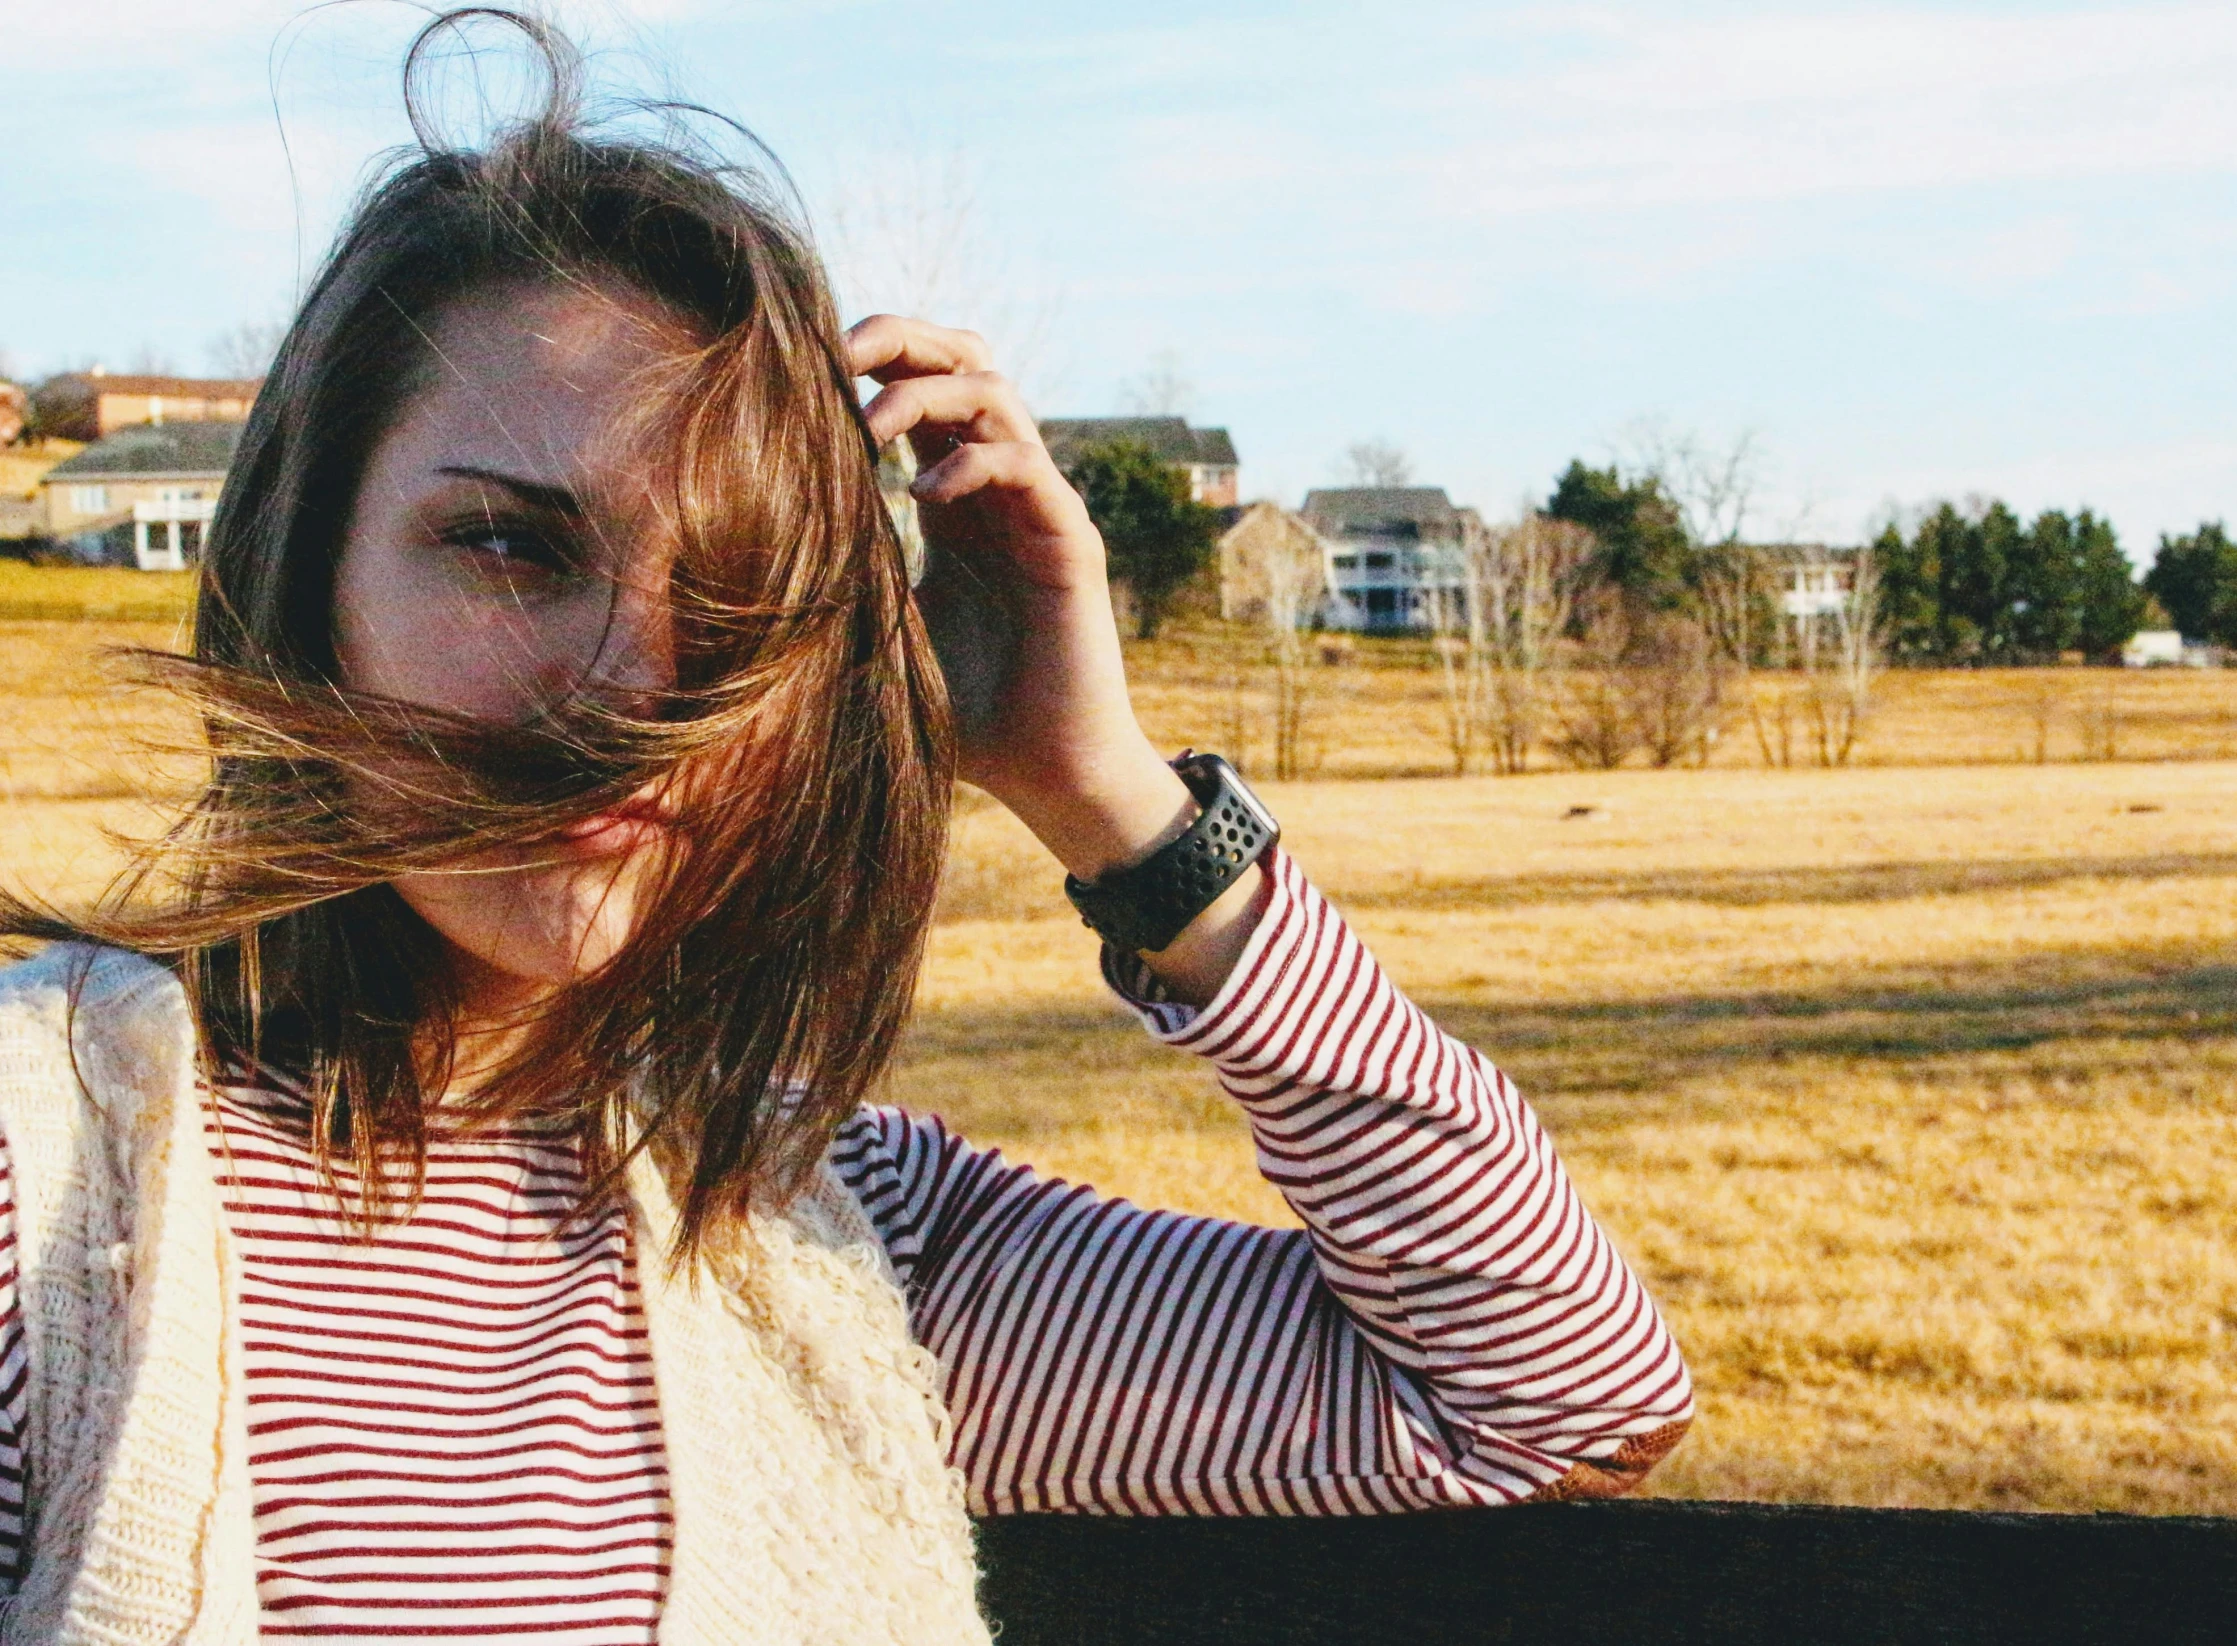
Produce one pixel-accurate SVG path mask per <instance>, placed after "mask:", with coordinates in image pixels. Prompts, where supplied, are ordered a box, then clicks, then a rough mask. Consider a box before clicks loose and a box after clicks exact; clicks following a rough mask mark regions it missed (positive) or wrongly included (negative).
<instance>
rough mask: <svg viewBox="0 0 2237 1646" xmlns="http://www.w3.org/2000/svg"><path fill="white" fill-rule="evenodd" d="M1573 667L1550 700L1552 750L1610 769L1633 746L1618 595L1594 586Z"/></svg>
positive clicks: (1627, 616)
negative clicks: (1552, 707)
mask: <svg viewBox="0 0 2237 1646" xmlns="http://www.w3.org/2000/svg"><path fill="white" fill-rule="evenodd" d="M1583 617H1584V623H1583V627H1582V630H1581V631H1580V633H1579V635H1578V637H1577V642H1576V654H1577V655H1576V667H1575V668H1573V669H1570V670H1569V671H1568V672H1567V673H1566V674H1565V675H1564V676H1563V678H1562V690H1561V691H1560V693H1559V694H1558V695H1556V697H1555V698H1554V705H1555V711H1554V712H1555V722H1556V731H1555V734H1554V736H1553V738H1552V739H1551V742H1552V745H1553V750H1554V752H1555V753H1556V754H1558V755H1559V756H1560V757H1561V758H1562V759H1564V760H1566V761H1568V762H1569V764H1571V765H1572V766H1589V767H1596V768H1598V769H1599V770H1601V771H1614V770H1615V769H1616V768H1617V767H1618V766H1620V765H1622V764H1623V763H1624V761H1625V760H1627V759H1629V758H1630V756H1631V751H1632V750H1633V749H1635V748H1637V747H1638V723H1637V719H1636V716H1635V714H1634V712H1633V707H1632V702H1631V694H1630V692H1629V690H1628V689H1627V687H1628V683H1627V682H1626V680H1625V678H1624V668H1625V664H1626V661H1627V660H1628V657H1629V654H1630V651H1631V612H1630V609H1629V607H1628V605H1627V604H1626V602H1625V601H1624V598H1623V594H1622V591H1620V590H1618V589H1613V588H1598V589H1595V590H1593V591H1592V594H1591V597H1590V598H1589V599H1588V600H1587V601H1586V602H1585V603H1584V609H1583Z"/></svg>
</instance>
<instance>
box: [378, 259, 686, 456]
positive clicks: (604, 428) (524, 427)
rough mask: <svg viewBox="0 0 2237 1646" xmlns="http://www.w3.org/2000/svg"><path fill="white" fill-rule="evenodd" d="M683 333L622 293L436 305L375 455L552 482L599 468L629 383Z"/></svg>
mask: <svg viewBox="0 0 2237 1646" xmlns="http://www.w3.org/2000/svg"><path fill="white" fill-rule="evenodd" d="M680 334H681V327H680V326H679V325H678V324H677V323H676V322H675V320H674V318H673V317H672V316H670V315H669V314H668V313H666V312H665V311H664V310H663V309H661V308H660V306H659V305H658V304H657V303H655V302H654V301H653V300H652V299H651V298H648V297H646V296H644V295H642V294H641V293H637V292H633V291H631V290H629V289H628V288H627V287H621V286H601V285H590V286H585V285H578V284H565V285H562V284H558V283H551V284H538V285H514V286H501V287H493V288H489V289H487V290H484V291H480V292H476V293H474V294H472V295H471V296H468V297H466V298H463V299H461V300H460V301H458V302H456V303H453V304H451V305H449V306H448V307H446V308H445V309H444V310H443V312H442V313H441V314H440V315H439V316H437V318H436V320H435V323H434V324H433V325H432V326H431V327H429V328H428V330H427V333H426V337H427V353H426V358H425V360H424V361H423V362H422V365H421V368H420V370H419V372H418V373H417V374H416V376H417V379H418V381H417V382H416V384H415V386H414V389H413V392H412V394H411V396H410V398H409V399H408V400H407V401H406V402H405V405H404V408H403V411H402V414H401V415H400V416H399V418H398V419H397V422H396V424H395V425H394V427H393V428H392V430H391V432H390V436H389V438H388V440H387V441H386V442H384V444H385V445H386V446H387V447H388V448H389V450H388V451H386V452H384V454H383V455H384V457H387V458H388V459H390V461H391V462H396V461H398V460H401V462H402V464H403V466H405V467H408V468H424V469H428V470H432V469H433V468H435V467H436V466H438V465H442V464H457V463H470V464H477V465H481V466H486V467H493V468H497V469H499V470H501V471H502V472H506V473H514V472H518V473H524V474H530V475H537V476H549V477H552V478H553V479H555V480H556V479H558V478H560V477H562V476H564V475H567V474H571V473H572V474H578V475H579V474H580V473H581V472H582V471H583V470H585V469H586V468H593V467H595V466H596V464H597V460H598V455H599V444H600V441H601V440H602V439H603V438H604V437H605V436H607V435H609V434H610V433H612V432H613V431H614V429H615V427H616V425H617V422H618V420H619V419H620V417H621V416H622V414H623V413H624V411H625V410H626V408H627V406H628V397H629V393H630V389H631V387H632V385H633V383H634V382H635V381H636V380H637V378H638V377H639V375H640V374H641V373H643V372H644V370H645V369H646V368H647V367H649V366H651V365H652V364H653V363H654V362H656V361H657V360H659V359H660V358H661V357H662V356H663V355H664V354H666V353H668V352H669V351H672V350H673V349H674V348H675V347H676V346H677V345H678V344H679V343H680V342H681V341H682V338H681V335H680Z"/></svg>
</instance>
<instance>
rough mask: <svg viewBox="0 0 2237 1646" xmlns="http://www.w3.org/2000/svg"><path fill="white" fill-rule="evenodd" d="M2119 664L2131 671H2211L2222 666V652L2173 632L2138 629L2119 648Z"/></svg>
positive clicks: (2171, 630) (2214, 647)
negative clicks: (2126, 642) (2121, 663)
mask: <svg viewBox="0 0 2237 1646" xmlns="http://www.w3.org/2000/svg"><path fill="white" fill-rule="evenodd" d="M2120 660H2121V662H2123V663H2124V664H2126V665H2127V666H2128V667H2129V668H2132V669H2213V668H2219V667H2220V666H2221V663H2222V650H2221V648H2220V647H2219V646H2210V645H2208V644H2206V643H2205V642H2204V641H2201V640H2185V639H2184V638H2183V637H2182V636H2181V635H2180V634H2178V633H2176V632H2175V631H2174V630H2173V629H2139V630H2138V631H2137V632H2136V633H2135V634H2133V635H2131V636H2129V639H2128V644H2127V645H2125V646H2123V647H2121V649H2120Z"/></svg>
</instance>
